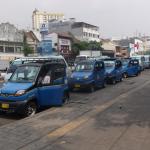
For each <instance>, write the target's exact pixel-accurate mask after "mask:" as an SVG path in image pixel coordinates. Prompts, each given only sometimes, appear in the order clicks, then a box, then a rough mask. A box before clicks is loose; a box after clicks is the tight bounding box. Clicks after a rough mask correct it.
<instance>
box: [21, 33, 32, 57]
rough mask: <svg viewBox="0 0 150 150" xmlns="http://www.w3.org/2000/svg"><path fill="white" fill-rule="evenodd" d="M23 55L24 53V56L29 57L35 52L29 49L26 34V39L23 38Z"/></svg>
mask: <svg viewBox="0 0 150 150" xmlns="http://www.w3.org/2000/svg"><path fill="white" fill-rule="evenodd" d="M23 53H24V56H28V54H33V50H32V49H31V48H30V47H29V45H28V43H27V38H26V35H25V33H24V38H23Z"/></svg>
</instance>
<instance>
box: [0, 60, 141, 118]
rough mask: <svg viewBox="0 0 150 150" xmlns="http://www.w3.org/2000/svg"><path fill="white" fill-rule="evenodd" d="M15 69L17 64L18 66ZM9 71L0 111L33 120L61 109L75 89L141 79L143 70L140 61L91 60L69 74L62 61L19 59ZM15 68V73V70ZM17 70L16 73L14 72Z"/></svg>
mask: <svg viewBox="0 0 150 150" xmlns="http://www.w3.org/2000/svg"><path fill="white" fill-rule="evenodd" d="M16 62H17V63H18V64H19V65H16V66H15V67H13V64H16ZM16 62H15V63H12V66H11V65H10V66H11V67H10V68H13V69H9V71H8V74H9V75H10V73H11V75H10V77H9V79H7V81H6V82H5V83H4V84H3V86H2V88H1V89H0V111H2V112H16V113H19V114H22V115H24V116H32V115H34V114H35V113H36V112H37V111H38V110H39V109H41V108H43V107H50V106H61V105H63V104H64V103H65V102H67V101H68V100H69V98H70V95H69V92H70V90H74V89H88V90H89V91H90V92H93V91H94V90H95V89H96V88H100V87H105V86H106V84H107V83H110V84H116V83H117V82H121V81H122V79H123V77H124V78H127V77H129V76H137V75H139V73H140V72H141V70H142V69H141V67H140V65H139V61H138V60H137V59H130V58H129V59H123V60H120V59H114V58H107V59H88V60H84V61H81V62H79V63H78V64H77V65H76V67H75V69H74V70H73V71H72V73H71V74H69V71H68V66H67V63H66V62H65V60H64V59H63V58H62V57H52V58H48V57H43V58H41V57H40V58H28V59H26V58H24V59H20V60H19V59H17V60H16ZM14 68H15V69H14ZM11 70H13V71H11Z"/></svg>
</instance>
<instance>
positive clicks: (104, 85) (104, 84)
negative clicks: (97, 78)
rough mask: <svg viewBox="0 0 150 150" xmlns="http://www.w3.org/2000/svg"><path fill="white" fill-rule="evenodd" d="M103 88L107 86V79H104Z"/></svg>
mask: <svg viewBox="0 0 150 150" xmlns="http://www.w3.org/2000/svg"><path fill="white" fill-rule="evenodd" d="M102 87H103V88H105V87H106V80H104V82H103V86H102Z"/></svg>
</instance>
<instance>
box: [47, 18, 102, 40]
mask: <svg viewBox="0 0 150 150" xmlns="http://www.w3.org/2000/svg"><path fill="white" fill-rule="evenodd" d="M48 29H49V32H69V33H71V34H72V35H73V36H74V37H75V38H76V39H78V40H80V41H87V42H89V41H97V42H100V34H99V27H97V26H94V25H91V24H88V23H85V22H76V20H75V19H74V18H71V19H70V20H61V21H60V20H51V21H49V23H48Z"/></svg>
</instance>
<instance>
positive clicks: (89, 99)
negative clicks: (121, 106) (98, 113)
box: [0, 71, 150, 126]
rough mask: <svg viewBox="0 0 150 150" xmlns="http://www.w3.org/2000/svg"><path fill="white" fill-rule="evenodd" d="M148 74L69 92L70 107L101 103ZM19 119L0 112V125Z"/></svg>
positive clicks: (137, 82)
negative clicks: (101, 86)
mask: <svg viewBox="0 0 150 150" xmlns="http://www.w3.org/2000/svg"><path fill="white" fill-rule="evenodd" d="M149 74H150V72H149V71H146V72H143V73H142V75H141V76H139V77H138V78H136V77H135V78H134V77H133V78H129V79H126V80H124V82H122V83H118V84H117V85H115V86H114V85H108V86H107V88H105V89H101V90H98V91H96V92H94V93H93V94H91V93H88V92H86V91H80V92H73V93H71V102H70V107H74V105H86V104H88V105H95V103H97V102H98V104H100V105H102V104H103V103H105V102H107V101H109V100H111V99H113V98H115V97H117V96H119V95H120V94H122V93H124V92H126V91H129V90H130V89H132V88H135V87H136V86H139V85H140V84H142V83H143V82H145V81H147V80H148V79H149V78H147V77H148V76H149ZM139 79H140V80H139ZM1 86H2V83H0V87H1ZM114 91H115V92H114ZM99 96H100V97H101V100H99V101H97V99H99ZM93 100H94V101H93ZM21 119H23V118H22V117H20V116H18V115H16V114H3V113H0V126H3V125H6V124H9V123H12V122H14V121H17V120H21Z"/></svg>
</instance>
